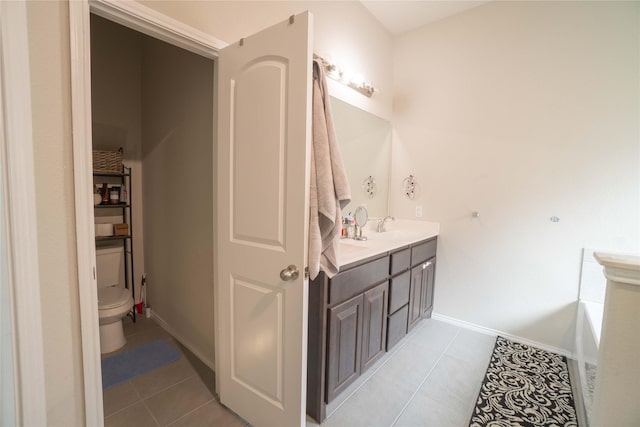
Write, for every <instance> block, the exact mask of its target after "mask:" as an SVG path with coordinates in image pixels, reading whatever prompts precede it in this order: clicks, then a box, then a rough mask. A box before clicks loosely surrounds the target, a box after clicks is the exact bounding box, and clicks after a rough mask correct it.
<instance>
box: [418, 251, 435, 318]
mask: <svg viewBox="0 0 640 427" xmlns="http://www.w3.org/2000/svg"><path fill="white" fill-rule="evenodd" d="M435 272H436V259H435V258H431V259H430V260H428V261H427V262H425V263H424V264H422V286H421V287H422V292H421V296H420V315H421V316H422V318H424V319H426V318H429V317H431V312H432V311H433V284H434V276H435Z"/></svg>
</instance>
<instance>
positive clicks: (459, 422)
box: [307, 319, 495, 427]
mask: <svg viewBox="0 0 640 427" xmlns="http://www.w3.org/2000/svg"><path fill="white" fill-rule="evenodd" d="M494 343H495V336H489V335H485V334H481V333H478V332H473V331H469V330H467V329H462V328H459V327H457V326H454V325H451V324H449V323H445V322H441V321H438V320H432V319H429V320H425V321H422V322H420V323H419V324H418V326H416V328H414V330H412V331H411V333H410V334H409V335H408V336H407V337H406V338H405V339H404V340H403V341H401V342H400V343H399V344H398V345H397V346H396V347H394V348H393V349H392V350H391V351H390V352H389V353H387V355H386V356H385V357H384V358H383V359H382V360H380V361H379V362H378V363H377V364H376V365H374V366H373V367H372V368H371V369H370V370H369V371H367V372H366V373H365V375H363V377H364V378H361V379H360V380H359V381H358V382H357V383H354V384H352V385H351V386H350V387H349V389H347V390H345V392H344V393H343V394H342V395H341V396H340V397H339V398H337V399H336V400H338V399H340V401H338V402H336V403H334V402H332V403H331V405H329V406H328V407H327V419H326V420H325V421H324V422H323V423H322V426H323V427H325V426H326V427H342V426H349V427H357V426H363V427H364V426H366V427H391V426H394V427H418V426H437V427H447V426H451V427H466V426H468V425H469V419H470V418H471V412H472V411H473V408H474V406H475V401H476V398H477V396H478V392H479V391H480V386H481V384H482V380H483V378H484V374H485V372H486V369H487V366H488V365H489V359H490V357H491V353H492V351H493V346H494ZM317 425H318V424H317V423H315V422H314V421H313V420H311V419H309V418H308V419H307V427H311V426H317Z"/></svg>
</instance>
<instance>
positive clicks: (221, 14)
mask: <svg viewBox="0 0 640 427" xmlns="http://www.w3.org/2000/svg"><path fill="white" fill-rule="evenodd" d="M141 3H143V4H144V5H146V6H148V7H151V8H153V9H156V10H158V11H159V12H162V13H164V14H166V15H168V16H171V17H173V18H175V19H177V20H179V21H182V22H184V23H186V24H189V25H191V26H193V27H194V28H198V29H200V30H201V31H204V32H206V33H208V34H212V35H214V36H215V37H217V38H218V39H220V40H223V41H225V42H227V43H233V42H235V41H237V40H239V39H240V38H242V37H246V36H249V35H251V34H253V33H255V32H257V31H259V30H262V29H264V28H267V27H269V26H271V25H273V24H275V23H276V22H280V21H283V20H285V19H287V17H289V15H292V14H297V13H301V12H304V11H305V10H309V11H311V13H312V14H313V15H314V32H313V37H314V51H315V53H317V54H319V55H322V56H324V57H331V58H332V59H333V61H334V62H335V63H337V64H338V65H340V66H341V67H342V68H343V69H345V70H347V69H351V70H353V71H354V72H358V73H362V75H363V76H364V77H365V79H366V80H367V81H369V82H371V83H372V84H373V85H374V86H376V87H377V88H378V89H379V92H378V93H377V94H376V95H375V96H373V97H372V98H367V97H365V96H363V95H360V94H359V93H357V92H355V91H353V90H352V89H349V88H346V87H345V86H343V85H341V84H338V83H336V82H334V81H333V80H329V91H330V92H331V94H332V95H333V96H335V97H337V98H339V99H342V100H343V101H345V102H349V103H351V104H353V105H355V106H357V107H359V108H361V109H363V110H365V111H369V112H371V113H373V114H375V115H377V116H380V117H383V118H386V119H389V118H390V117H391V100H392V93H391V68H392V67H391V63H390V60H389V59H390V58H391V55H392V38H391V35H390V34H389V32H388V31H387V30H386V29H384V28H383V27H382V26H381V25H380V23H379V22H378V21H377V19H376V18H374V17H373V15H371V13H370V12H369V11H368V10H367V9H366V8H365V7H364V6H362V5H361V4H360V2H357V1H174V2H170V1H142V2H141Z"/></svg>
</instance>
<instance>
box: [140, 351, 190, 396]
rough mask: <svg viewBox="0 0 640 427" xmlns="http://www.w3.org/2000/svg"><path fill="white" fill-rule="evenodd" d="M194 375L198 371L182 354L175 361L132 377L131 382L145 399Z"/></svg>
mask: <svg viewBox="0 0 640 427" xmlns="http://www.w3.org/2000/svg"><path fill="white" fill-rule="evenodd" d="M194 375H196V371H195V370H194V369H193V368H192V367H191V364H190V363H189V361H188V360H187V359H186V358H185V357H184V356H181V357H180V359H178V360H176V361H175V362H172V363H170V364H168V365H165V366H162V367H161V368H158V369H154V370H153V371H151V372H147V373H146V374H142V375H139V376H137V377H135V378H133V379H131V383H132V384H133V387H134V388H135V390H136V391H137V392H138V394H139V395H140V397H141V398H143V399H144V398H147V397H149V396H151V395H153V394H155V393H158V392H159V391H162V390H164V389H166V388H168V387H170V386H172V385H174V384H177V383H179V382H182V381H184V380H186V379H187V378H189V377H192V376H194Z"/></svg>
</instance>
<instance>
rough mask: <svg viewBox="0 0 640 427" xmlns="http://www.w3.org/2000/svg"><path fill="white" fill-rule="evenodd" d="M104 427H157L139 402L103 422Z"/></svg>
mask: <svg viewBox="0 0 640 427" xmlns="http://www.w3.org/2000/svg"><path fill="white" fill-rule="evenodd" d="M104 426H105V427H158V424H157V423H156V421H155V420H154V419H153V416H152V415H151V413H149V411H148V410H147V408H146V407H145V405H144V403H142V402H139V403H136V404H135V405H133V406H130V407H128V408H127V409H123V410H122V411H120V412H117V413H115V414H113V415H111V416H110V417H107V418H106V419H105V420H104Z"/></svg>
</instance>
